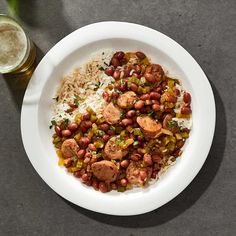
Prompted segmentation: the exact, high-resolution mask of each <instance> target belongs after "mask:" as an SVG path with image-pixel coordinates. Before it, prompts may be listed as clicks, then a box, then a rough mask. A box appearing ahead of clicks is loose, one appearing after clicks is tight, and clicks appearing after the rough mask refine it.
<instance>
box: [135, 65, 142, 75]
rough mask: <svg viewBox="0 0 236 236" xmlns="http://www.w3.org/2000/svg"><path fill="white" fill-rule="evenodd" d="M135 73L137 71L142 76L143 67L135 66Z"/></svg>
mask: <svg viewBox="0 0 236 236" xmlns="http://www.w3.org/2000/svg"><path fill="white" fill-rule="evenodd" d="M134 71H135V72H136V73H137V74H140V72H141V66H140V65H135V66H134Z"/></svg>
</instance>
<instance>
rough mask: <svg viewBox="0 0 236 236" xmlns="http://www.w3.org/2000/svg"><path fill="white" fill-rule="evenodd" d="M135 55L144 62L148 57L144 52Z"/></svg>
mask: <svg viewBox="0 0 236 236" xmlns="http://www.w3.org/2000/svg"><path fill="white" fill-rule="evenodd" d="M135 54H136V56H137V57H138V58H139V59H140V60H143V59H144V58H145V57H146V55H145V54H144V53H143V52H139V51H138V52H136V53H135Z"/></svg>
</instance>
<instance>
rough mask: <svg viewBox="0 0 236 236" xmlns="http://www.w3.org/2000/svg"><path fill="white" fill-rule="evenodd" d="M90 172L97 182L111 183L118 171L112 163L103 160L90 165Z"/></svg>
mask: <svg viewBox="0 0 236 236" xmlns="http://www.w3.org/2000/svg"><path fill="white" fill-rule="evenodd" d="M92 172H93V174H94V175H95V176H96V177H97V178H98V179H99V180H102V181H106V182H112V181H114V180H116V177H117V174H118V172H119V170H118V168H117V166H116V165H115V164H114V163H113V162H111V161H106V160H103V161H99V162H95V163H93V164H92Z"/></svg>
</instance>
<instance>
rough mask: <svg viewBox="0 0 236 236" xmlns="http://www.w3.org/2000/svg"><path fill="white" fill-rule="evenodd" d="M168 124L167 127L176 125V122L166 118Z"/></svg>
mask: <svg viewBox="0 0 236 236" xmlns="http://www.w3.org/2000/svg"><path fill="white" fill-rule="evenodd" d="M168 126H169V127H177V126H178V124H177V122H176V121H175V120H168Z"/></svg>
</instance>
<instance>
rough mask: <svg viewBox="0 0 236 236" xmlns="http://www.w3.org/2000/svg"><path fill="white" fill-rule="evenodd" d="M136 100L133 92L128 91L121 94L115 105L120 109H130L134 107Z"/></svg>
mask: <svg viewBox="0 0 236 236" xmlns="http://www.w3.org/2000/svg"><path fill="white" fill-rule="evenodd" d="M136 100H137V95H136V93H135V92H133V91H128V92H126V93H123V94H121V95H120V96H119V98H118V99H117V104H118V106H119V107H121V108H124V109H126V108H132V107H133V106H134V103H135V101H136Z"/></svg>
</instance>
